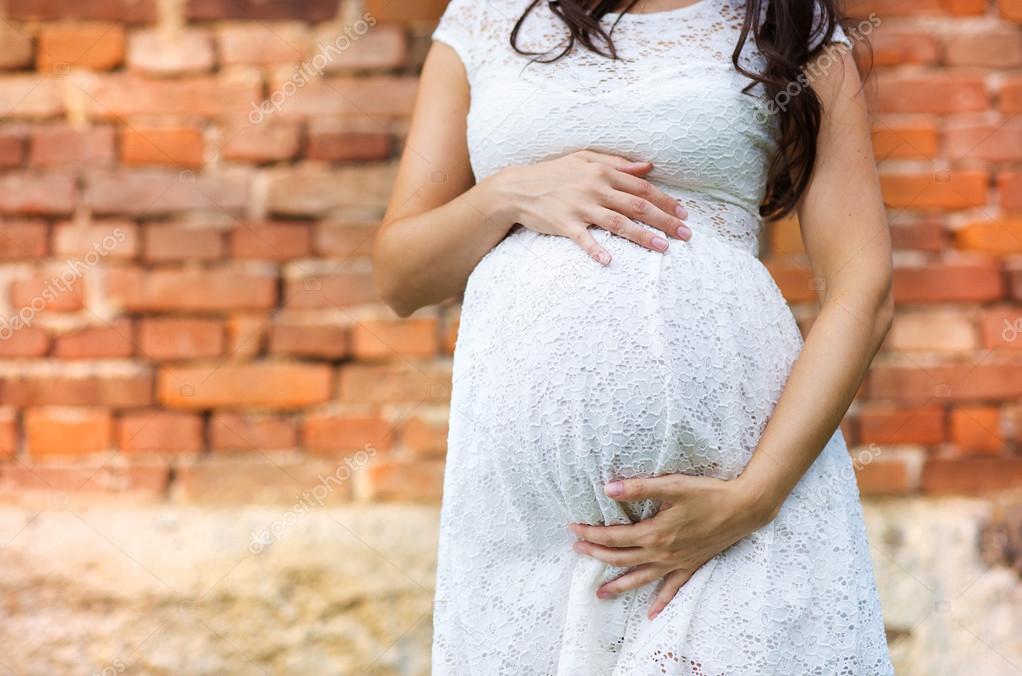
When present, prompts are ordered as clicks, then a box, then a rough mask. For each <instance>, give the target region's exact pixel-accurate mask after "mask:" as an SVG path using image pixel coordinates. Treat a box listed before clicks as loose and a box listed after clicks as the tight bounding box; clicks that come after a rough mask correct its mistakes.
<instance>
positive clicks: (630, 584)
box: [596, 563, 664, 599]
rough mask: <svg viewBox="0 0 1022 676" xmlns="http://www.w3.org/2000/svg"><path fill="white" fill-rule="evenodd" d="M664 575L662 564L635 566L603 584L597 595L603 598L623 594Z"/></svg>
mask: <svg viewBox="0 0 1022 676" xmlns="http://www.w3.org/2000/svg"><path fill="white" fill-rule="evenodd" d="M663 575H664V570H663V568H661V567H660V566H656V565H653V564H651V563H647V564H646V565H644V566H639V567H638V568H633V569H632V570H630V571H628V572H627V573H625V574H624V575H622V576H621V577H618V578H615V579H613V580H611V581H610V582H608V583H607V584H605V585H603V586H602V587H600V588H599V589H597V590H596V595H597V596H599V597H600V598H601V599H606V598H610V597H611V596H617V595H618V594H623V593H624V592H626V591H631V590H633V589H638V588H639V587H641V586H643V585H647V584H649V583H650V582H655V581H656V580H659V579H660V578H661V577H663Z"/></svg>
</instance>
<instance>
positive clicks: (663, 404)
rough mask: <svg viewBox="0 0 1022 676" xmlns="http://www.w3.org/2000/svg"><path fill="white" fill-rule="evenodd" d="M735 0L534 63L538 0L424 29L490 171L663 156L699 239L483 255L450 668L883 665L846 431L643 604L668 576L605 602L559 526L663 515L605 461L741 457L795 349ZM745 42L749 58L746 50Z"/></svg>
mask: <svg viewBox="0 0 1022 676" xmlns="http://www.w3.org/2000/svg"><path fill="white" fill-rule="evenodd" d="M740 1H741V0H702V1H701V2H699V3H698V4H696V5H692V6H689V7H686V8H683V9H677V10H673V11H667V12H660V13H655V14H647V15H625V16H624V17H622V18H621V20H620V23H619V24H618V25H617V28H616V29H615V31H614V39H615V44H616V46H617V48H618V50H619V54H620V56H621V57H622V60H621V61H611V60H608V59H606V58H604V57H600V56H597V55H595V54H592V53H591V52H588V51H585V50H582V49H576V50H575V51H574V53H573V54H572V55H571V56H569V57H567V58H565V59H563V60H561V61H558V62H556V63H553V64H540V63H534V64H532V65H528V62H529V59H528V57H524V56H521V55H518V54H516V53H515V52H514V51H513V50H512V49H511V47H510V45H509V36H510V34H511V30H512V28H513V26H514V23H515V21H516V20H517V19H518V17H519V16H520V15H521V14H522V12H523V10H524V9H525V7H526V6H527V5H528V4H529V0H491V1H489V2H486V1H481V0H453V2H451V4H450V6H449V7H448V9H447V12H446V13H445V15H444V17H443V19H442V21H441V24H440V26H439V28H438V29H437V31H436V33H435V35H434V38H435V39H436V40H440V41H443V42H445V43H447V44H449V45H450V46H452V47H453V48H454V49H455V50H456V51H457V53H458V54H459V56H460V57H461V59H462V60H463V62H464V64H465V67H466V70H467V73H468V76H469V80H470V85H471V94H472V100H471V110H470V113H469V116H468V141H469V148H470V154H471V162H472V168H473V170H474V172H475V175H476V177H477V179H482V178H483V177H485V176H487V175H489V174H491V173H493V172H495V171H497V170H499V169H501V168H502V167H506V166H508V165H511V164H527V163H535V162H539V161H542V160H546V159H551V158H554V157H558V156H561V155H564V154H566V153H570V152H573V151H576V150H580V149H591V150H596V151H601V152H605V153H613V154H618V155H623V156H627V157H629V158H632V159H641V160H650V161H652V162H653V163H655V167H656V168H655V170H654V171H653V173H652V175H651V177H650V178H651V180H652V181H654V182H655V183H656V184H657V185H658V186H660V187H661V188H663V189H664V190H666V191H667V192H669V193H670V194H672V195H674V196H676V197H678V198H679V199H681V200H683V201H684V203H685V205H686V206H687V208H688V210H689V212H690V213H691V217H690V218H689V219H688V222H689V224H690V225H691V227H692V230H693V233H694V234H693V236H692V239H691V241H689V242H680V241H677V240H675V241H672V243H671V248H670V250H669V251H668V252H667V253H666V254H659V253H655V252H651V251H648V250H645V249H643V248H640V247H639V246H637V245H634V244H632V243H630V242H628V241H626V240H624V239H621V238H616V237H614V236H611V235H609V234H608V233H606V232H603V231H594V232H595V236H596V237H597V239H598V240H600V241H601V243H602V244H603V245H604V246H605V247H606V248H607V249H608V250H609V251H610V252H611V254H612V255H613V263H612V264H611V265H610V266H609V267H606V268H604V267H601V266H600V265H598V264H597V263H595V262H593V261H592V260H590V259H589V258H588V257H587V256H586V255H585V254H584V253H583V252H582V251H581V250H580V249H579V248H578V247H577V245H575V244H574V243H573V242H571V241H569V240H567V239H563V238H558V237H551V236H545V235H538V234H535V233H533V232H530V231H527V230H524V229H521V228H517V229H515V230H513V231H512V233H511V234H510V235H509V236H508V237H507V238H506V239H505V240H504V241H502V242H501V243H500V244H499V245H498V246H497V247H495V248H494V249H493V250H492V251H490V252H489V253H488V254H487V255H486V256H485V257H484V258H483V260H482V261H481V262H480V263H479V265H478V266H477V267H476V269H475V270H474V272H473V273H472V275H471V277H470V279H469V282H468V287H467V289H466V292H465V299H464V306H463V310H462V315H461V327H460V331H459V335H458V341H457V348H456V352H455V357H454V390H453V396H452V402H451V420H450V438H449V452H448V459H447V473H446V478H445V486H444V491H445V494H444V503H443V508H442V523H441V534H440V543H439V544H440V547H439V557H440V559H439V568H438V575H437V590H436V602H435V616H434V626H435V638H434V644H433V673H434V674H435V676H448V675H456V676H489V675H497V674H509V675H515V676H522V675H526V676H532V675H544V674H557V675H559V676H605V675H614V676H645V675H647V674H649V675H654V674H656V675H663V674H671V675H681V674H686V675H687V674H692V675H695V674H698V675H719V674H727V675H729V676H731V675H735V676H738V675H741V676H804V675H808V674H813V675H817V676H834V675H838V674H841V675H846V676H876V675H884V674H892V673H893V670H892V668H891V664H890V660H889V657H888V652H887V645H886V642H885V637H884V628H883V621H882V617H881V612H880V606H879V603H878V599H877V592H876V586H875V582H874V578H873V571H872V566H871V562H870V557H869V546H868V544H867V541H866V533H865V530H864V525H863V520H862V513H861V507H860V504H859V495H858V489H857V487H856V484H855V478H854V474H853V471H852V465H851V459H850V457H849V454H848V450H847V448H846V446H845V442H844V440H843V439H842V437H841V435H840V433H838V434H835V435H834V437H833V438H832V439H831V440H830V442H829V443H828V444H827V447H826V448H825V449H824V451H823V453H822V455H821V456H820V457H819V459H818V460H817V461H816V462H815V463H814V464H813V466H812V467H811V469H810V470H809V471H808V473H807V474H806V475H805V477H804V478H803V479H802V481H801V482H800V483H799V484H798V486H797V487H796V489H795V490H794V492H793V493H792V494H791V496H790V497H789V498H788V500H787V501H786V502H785V504H784V506H783V508H782V510H781V512H780V515H779V516H778V517H777V519H776V520H774V521H773V522H772V523H771V524H769V525H768V526H766V527H764V528H762V529H761V530H759V531H757V532H755V533H753V534H752V535H750V536H748V537H747V538H745V539H744V540H742V541H740V542H738V543H737V544H736V545H734V546H733V547H731V548H729V549H727V550H726V551H724V552H723V553H721V554H719V555H718V556H717V557H715V558H714V559H712V560H711V561H710V562H708V563H707V564H706V565H704V566H703V567H702V568H701V569H700V570H699V571H698V572H697V573H696V574H695V575H694V576H693V577H692V579H691V580H690V581H689V582H688V583H687V584H686V585H685V586H684V587H683V588H682V589H681V591H680V593H679V594H678V595H677V596H676V597H675V598H674V600H673V601H671V603H670V604H669V605H668V606H667V608H666V609H665V610H664V611H663V612H662V613H661V614H660V615H659V616H658V617H656V618H655V619H654V620H653V621H649V620H648V619H647V618H646V613H647V610H648V608H649V605H650V601H651V598H652V595H653V594H654V592H655V590H656V587H657V585H656V584H650V585H647V586H646V587H643V588H642V589H639V590H637V591H634V592H631V593H626V594H623V595H621V596H619V597H617V598H615V599H612V600H600V599H598V598H597V597H596V595H595V592H596V589H597V587H598V586H600V585H601V584H602V583H603V582H605V581H608V580H610V579H612V578H614V577H617V576H618V575H620V574H621V573H622V572H623V571H622V570H621V569H616V568H613V567H611V566H609V565H607V564H604V563H602V562H599V561H597V560H595V559H592V558H590V557H586V556H583V555H580V554H577V553H575V552H573V551H572V548H571V546H572V543H573V542H574V541H575V536H574V535H573V534H572V533H571V532H570V531H569V530H568V528H567V524H568V523H569V522H585V523H590V524H620V523H627V522H633V521H635V520H638V519H641V518H644V517H648V516H651V515H652V514H653V513H654V505H653V504H650V503H645V502H644V503H637V504H620V503H617V502H615V501H613V500H611V499H609V498H607V497H605V495H604V493H603V485H604V484H605V483H606V482H607V481H609V480H611V479H614V478H620V477H630V476H648V475H659V474H664V473H674V472H682V473H687V474H697V475H709V476H714V477H719V478H722V479H730V478H734V477H736V476H737V475H738V474H740V473H741V471H742V468H743V467H744V466H745V464H746V463H747V461H748V460H749V458H750V457H751V455H752V453H753V452H754V450H755V448H756V443H757V441H758V439H759V437H760V435H761V434H762V431H763V429H764V426H765V424H766V422H767V419H768V418H769V417H770V414H771V410H772V409H773V406H774V404H775V403H776V401H777V399H778V397H779V395H780V393H781V390H782V388H783V387H784V384H785V380H786V379H787V377H788V373H789V371H790V369H791V367H792V364H793V362H794V361H795V358H796V356H797V355H798V353H799V350H800V348H801V345H802V341H801V337H800V335H799V331H798V329H797V327H796V324H795V322H794V320H793V318H792V315H791V313H790V311H789V309H788V307H787V305H786V303H785V301H784V299H783V298H782V296H781V294H780V293H779V292H778V290H777V287H776V285H775V284H774V282H773V280H772V279H771V277H770V275H769V273H768V272H767V270H766V269H765V268H764V267H763V265H762V264H761V263H760V261H759V260H758V259H757V257H756V255H757V241H758V236H759V233H760V228H761V226H762V223H761V220H760V218H759V216H758V215H757V214H758V211H757V208H758V205H759V204H760V202H761V200H762V198H763V194H764V188H765V182H766V172H767V167H768V164H769V162H770V159H771V157H772V155H773V153H774V152H775V151H776V134H775V128H774V126H773V125H774V124H776V122H775V121H774V120H773V119H772V118H771V117H770V116H768V115H765V114H764V111H763V109H762V107H761V104H760V103H759V102H758V100H757V99H755V98H753V97H750V96H748V95H745V94H742V93H741V89H742V87H744V86H745V85H746V84H747V83H748V80H747V79H746V78H744V77H743V76H742V75H740V74H738V73H736V72H735V70H734V68H733V67H732V65H731V61H730V59H731V53H732V50H733V49H734V46H735V44H736V43H737V32H738V28H739V26H740V24H741V20H742V16H743V15H742V11H743V9H742V7H741V5H740ZM616 18H617V17H616V15H615V16H610V17H608V18H607V23H608V26H609V25H610V24H611V23H612V22H613V20H614V19H616ZM564 31H565V28H564V27H563V24H561V23H560V22H559V20H558V19H557V18H556V17H555V16H554V15H553V14H552V12H551V11H550V10H549V8H548V7H547V6H546V2H540V3H539V7H538V9H537V10H536V11H535V12H534V13H533V14H532V15H531V16H530V18H529V19H528V20H527V21H526V23H525V25H524V27H523V30H522V32H521V42H520V45H521V46H523V47H525V48H528V49H532V50H534V51H544V50H547V49H549V48H551V47H553V46H555V45H557V44H558V43H559V41H560V40H561V39H562V38H563V36H564ZM836 40H838V41H843V42H847V38H846V37H845V36H844V34H839V35H838V36H837V37H836ZM745 59H746V61H747V63H748V64H749V65H751V66H755V65H756V64H757V63H760V59H761V57H760V56H759V55H758V54H757V53H756V52H755V45H754V44H750V45H749V46H748V47H747V53H746V56H745ZM645 227H649V226H645Z"/></svg>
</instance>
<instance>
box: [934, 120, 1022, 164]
mask: <svg viewBox="0 0 1022 676" xmlns="http://www.w3.org/2000/svg"><path fill="white" fill-rule="evenodd" d="M946 136H947V152H948V155H950V156H951V159H952V160H953V161H960V160H987V161H990V162H1011V161H1018V160H1020V159H1022V120H1005V121H1004V122H1000V123H997V124H986V123H976V122H959V123H954V124H951V125H949V126H948V128H947V131H946Z"/></svg>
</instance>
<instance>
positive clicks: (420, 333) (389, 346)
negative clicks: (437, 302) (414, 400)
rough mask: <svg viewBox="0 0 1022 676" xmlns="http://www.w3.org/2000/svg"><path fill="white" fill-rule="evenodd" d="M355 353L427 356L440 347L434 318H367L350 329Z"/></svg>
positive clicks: (366, 356) (358, 355)
mask: <svg viewBox="0 0 1022 676" xmlns="http://www.w3.org/2000/svg"><path fill="white" fill-rule="evenodd" d="M352 339H353V340H352V342H353V346H354V352H355V357H356V358H357V359H362V360H366V361H372V360H387V359H407V358H416V357H430V356H433V355H435V354H436V353H437V351H438V348H439V329H438V326H437V321H436V320H435V319H406V320H402V321H386V320H366V321H361V322H359V323H358V324H356V325H355V328H354V331H353V332H352Z"/></svg>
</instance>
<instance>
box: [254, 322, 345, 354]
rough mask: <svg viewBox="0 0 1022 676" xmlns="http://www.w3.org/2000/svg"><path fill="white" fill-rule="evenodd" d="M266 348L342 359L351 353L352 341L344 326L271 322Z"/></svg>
mask: <svg viewBox="0 0 1022 676" xmlns="http://www.w3.org/2000/svg"><path fill="white" fill-rule="evenodd" d="M269 350H270V352H272V353H273V354H286V355H293V356H295V357H319V358H321V359H343V358H344V357H347V356H348V355H349V354H350V352H351V340H350V337H349V334H348V328H347V327H346V326H336V325H332V324H324V325H314V324H313V325H310V324H274V326H273V328H272V329H271V331H270V346H269Z"/></svg>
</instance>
